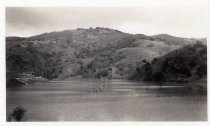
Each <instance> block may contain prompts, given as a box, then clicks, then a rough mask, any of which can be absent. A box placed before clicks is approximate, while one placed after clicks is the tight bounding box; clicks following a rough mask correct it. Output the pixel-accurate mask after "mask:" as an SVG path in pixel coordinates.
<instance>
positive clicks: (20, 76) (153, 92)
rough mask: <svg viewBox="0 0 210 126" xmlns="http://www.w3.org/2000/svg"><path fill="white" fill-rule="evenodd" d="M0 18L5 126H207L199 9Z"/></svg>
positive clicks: (41, 11) (23, 10) (29, 10)
mask: <svg viewBox="0 0 210 126" xmlns="http://www.w3.org/2000/svg"><path fill="white" fill-rule="evenodd" d="M207 3H208V2H207ZM4 9H5V36H4V38H5V73H4V74H5V78H6V79H5V80H6V82H5V85H6V86H5V90H6V91H5V92H6V98H5V99H6V113H5V114H4V115H5V117H6V120H5V121H6V122H7V123H9V122H116V121H118V122H133V121H134V122H154V121H158V122H171V121H177V122H180V121H199V122H203V121H204V122H206V121H208V116H207V115H208V111H207V110H208V109H207V107H208V106H207V94H208V93H207V92H208V89H207V35H208V30H207V26H208V23H209V22H208V6H199V5H197V6H196V5H194V6H184V5H180V6H139V7H138V6H130V7H129V6H65V7H60V6H53V7H47V6H39V7H37V6H34V7H33V6H7V7H5V8H4ZM2 84H3V83H2Z"/></svg>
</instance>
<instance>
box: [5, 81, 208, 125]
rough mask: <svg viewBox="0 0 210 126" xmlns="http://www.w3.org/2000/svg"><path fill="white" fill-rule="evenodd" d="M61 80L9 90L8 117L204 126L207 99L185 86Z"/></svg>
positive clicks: (36, 119)
mask: <svg viewBox="0 0 210 126" xmlns="http://www.w3.org/2000/svg"><path fill="white" fill-rule="evenodd" d="M96 83H98V81H97V80H64V81H50V82H47V83H36V84H31V85H26V86H23V87H19V88H15V89H12V88H10V89H7V116H8V115H9V113H11V111H12V110H13V109H14V108H15V107H16V106H18V105H22V106H23V107H24V108H26V109H27V117H28V121H205V120H207V98H206V96H205V95H198V94H193V93H192V92H191V90H190V86H189V84H179V83H165V84H164V85H163V86H162V87H160V86H159V85H158V84H155V83H150V84H148V83H144V82H129V81H124V80H111V81H110V82H108V84H107V86H106V89H105V90H104V91H103V92H98V93H93V92H92V89H93V87H94V85H96Z"/></svg>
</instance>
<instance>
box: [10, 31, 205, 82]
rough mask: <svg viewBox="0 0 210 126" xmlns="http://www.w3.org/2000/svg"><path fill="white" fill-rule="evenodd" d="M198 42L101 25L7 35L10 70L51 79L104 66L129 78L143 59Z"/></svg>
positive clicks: (90, 72) (84, 73) (88, 73)
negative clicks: (132, 32) (125, 31)
mask: <svg viewBox="0 0 210 126" xmlns="http://www.w3.org/2000/svg"><path fill="white" fill-rule="evenodd" d="M203 40H205V39H203ZM198 41H200V40H198V39H192V38H190V39H188V38H180V37H173V36H170V35H166V34H161V35H155V36H146V35H143V34H135V35H134V34H127V33H123V32H121V31H118V30H114V29H109V28H101V27H97V28H89V29H81V28H78V29H75V30H65V31H59V32H50V33H44V34H40V35H36V36H32V37H28V38H21V37H7V38H6V64H7V67H6V68H7V72H8V73H25V72H28V73H32V74H35V75H36V76H43V77H45V78H48V79H54V78H57V79H62V78H67V77H71V76H83V77H94V76H95V75H96V73H97V72H98V71H101V70H104V69H107V70H109V71H110V73H111V76H112V78H127V77H128V76H129V75H130V74H131V73H132V72H133V71H135V69H136V67H137V66H139V65H141V64H142V60H147V61H151V60H153V59H154V58H156V57H160V56H163V55H165V54H167V53H168V52H171V51H173V50H176V49H179V48H180V47H183V46H184V45H189V44H195V43H196V42H198Z"/></svg>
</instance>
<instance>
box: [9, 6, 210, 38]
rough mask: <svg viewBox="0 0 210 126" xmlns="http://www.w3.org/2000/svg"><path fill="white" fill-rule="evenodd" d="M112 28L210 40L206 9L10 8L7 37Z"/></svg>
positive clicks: (147, 33)
mask: <svg viewBox="0 0 210 126" xmlns="http://www.w3.org/2000/svg"><path fill="white" fill-rule="evenodd" d="M89 27H108V28H113V29H117V30H120V31H123V32H127V33H133V34H136V33H141V34H146V35H155V34H163V33H164V34H171V35H174V36H180V37H197V38H200V37H206V36H207V8H205V7H138V8H137V7H132V8H131V7H130V8H129V7H103V8H102V7H101V8H99V7H69V8H64V7H63V8H55V7H52V8H50V7H48V8H46V7H44V8H41V7H35V8H29V7H28V8H23V7H20V8H12V7H7V8H6V36H21V37H27V36H32V35H37V34H41V33H44V32H51V31H60V30H67V29H76V28H89Z"/></svg>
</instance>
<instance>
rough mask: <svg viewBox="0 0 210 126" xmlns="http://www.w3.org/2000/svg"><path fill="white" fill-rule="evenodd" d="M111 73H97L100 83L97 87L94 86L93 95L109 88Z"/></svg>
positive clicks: (105, 71)
mask: <svg viewBox="0 0 210 126" xmlns="http://www.w3.org/2000/svg"><path fill="white" fill-rule="evenodd" d="M108 76H109V71H108V70H106V69H105V70H101V71H99V72H98V73H97V75H96V77H97V79H98V82H97V84H96V85H94V86H93V93H95V92H102V91H103V90H104V89H105V88H106V87H107V82H108Z"/></svg>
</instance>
